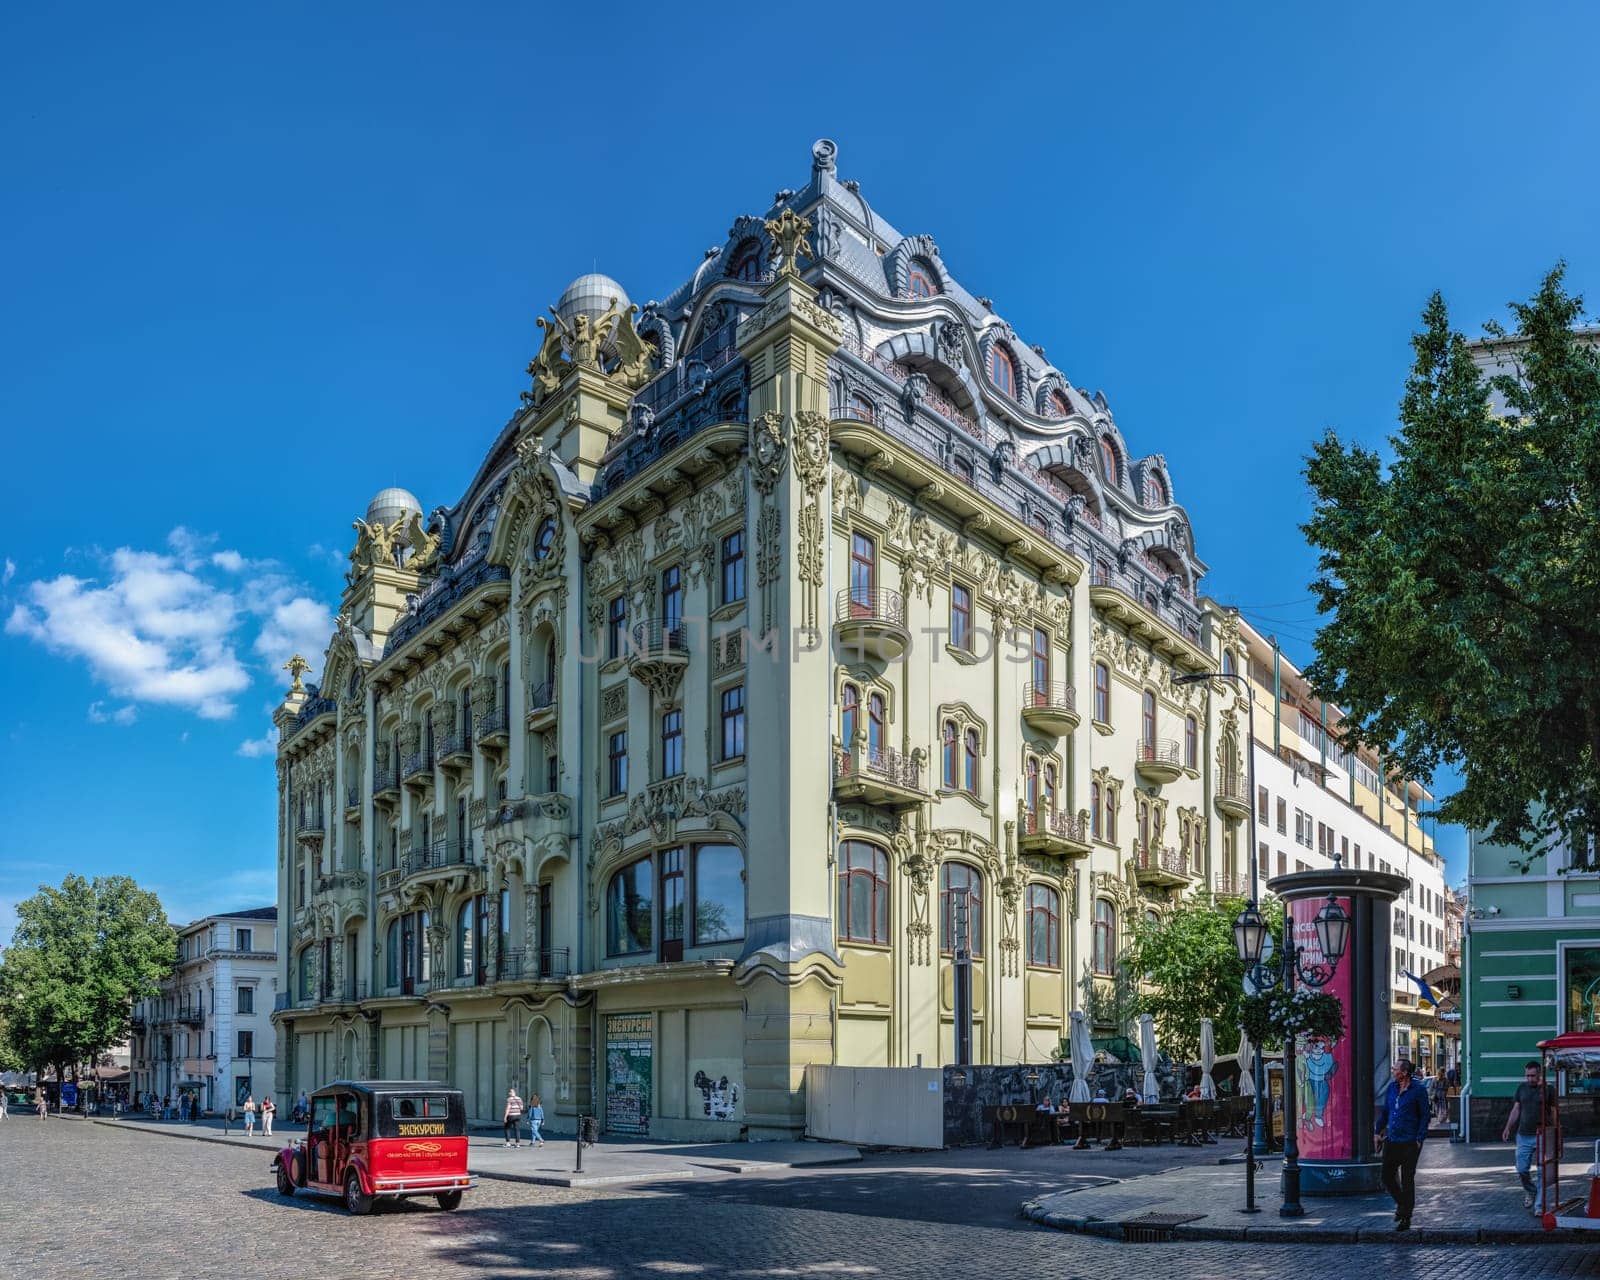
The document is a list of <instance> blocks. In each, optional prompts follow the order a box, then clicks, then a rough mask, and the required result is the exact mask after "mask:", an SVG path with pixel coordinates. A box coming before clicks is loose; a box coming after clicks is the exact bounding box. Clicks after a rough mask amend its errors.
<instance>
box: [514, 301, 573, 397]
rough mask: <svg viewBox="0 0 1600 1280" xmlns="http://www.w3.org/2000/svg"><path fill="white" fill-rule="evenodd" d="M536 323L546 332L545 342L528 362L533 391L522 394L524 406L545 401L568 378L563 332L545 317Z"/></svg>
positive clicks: (541, 317)
mask: <svg viewBox="0 0 1600 1280" xmlns="http://www.w3.org/2000/svg"><path fill="white" fill-rule="evenodd" d="M534 323H535V324H537V325H538V326H539V328H540V329H541V330H543V331H544V342H543V343H542V344H541V345H540V347H539V354H538V355H536V356H534V358H533V359H532V360H530V361H529V362H528V376H529V377H530V378H532V379H533V390H531V391H524V392H523V393H522V402H523V403H524V404H534V403H537V402H538V401H540V400H542V399H544V397H545V396H547V395H549V394H550V393H551V392H553V391H554V390H555V389H556V388H557V387H559V386H560V385H561V379H562V378H563V377H565V376H566V371H567V370H566V363H565V361H563V360H562V358H561V330H560V329H559V328H558V327H557V326H555V325H553V324H551V323H550V322H549V321H548V320H546V319H545V318H544V317H543V316H538V317H536V318H535V320H534Z"/></svg>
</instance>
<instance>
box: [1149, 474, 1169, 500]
mask: <svg viewBox="0 0 1600 1280" xmlns="http://www.w3.org/2000/svg"><path fill="white" fill-rule="evenodd" d="M1144 500H1145V505H1146V506H1150V507H1164V506H1166V505H1167V486H1166V485H1165V484H1163V483H1162V481H1161V477H1160V476H1159V475H1157V474H1156V473H1155V472H1154V471H1152V472H1151V473H1150V475H1149V477H1148V478H1147V479H1146V480H1145V483H1144Z"/></svg>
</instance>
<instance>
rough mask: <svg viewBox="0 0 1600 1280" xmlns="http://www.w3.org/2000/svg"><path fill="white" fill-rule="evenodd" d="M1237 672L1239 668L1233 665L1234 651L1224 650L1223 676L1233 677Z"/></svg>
mask: <svg viewBox="0 0 1600 1280" xmlns="http://www.w3.org/2000/svg"><path fill="white" fill-rule="evenodd" d="M1237 671H1238V668H1236V667H1235V666H1234V665H1233V650H1232V649H1224V650H1223V651H1222V674H1223V675H1225V676H1231V675H1234V674H1236V673H1237Z"/></svg>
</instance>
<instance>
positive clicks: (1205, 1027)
mask: <svg viewBox="0 0 1600 1280" xmlns="http://www.w3.org/2000/svg"><path fill="white" fill-rule="evenodd" d="M1216 1060H1217V1040H1216V1034H1215V1033H1214V1032H1213V1031H1212V1030H1211V1019H1210V1018H1201V1019H1200V1096H1201V1097H1202V1098H1215V1097H1216V1096H1217V1086H1216V1082H1215V1081H1214V1080H1212V1078H1211V1068H1212V1067H1213V1066H1214V1065H1215V1064H1216Z"/></svg>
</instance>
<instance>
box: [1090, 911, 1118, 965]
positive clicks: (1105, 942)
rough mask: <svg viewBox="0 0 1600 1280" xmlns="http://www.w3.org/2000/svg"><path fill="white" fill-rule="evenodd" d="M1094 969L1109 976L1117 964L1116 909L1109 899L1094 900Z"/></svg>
mask: <svg viewBox="0 0 1600 1280" xmlns="http://www.w3.org/2000/svg"><path fill="white" fill-rule="evenodd" d="M1093 963H1094V971H1095V972H1096V973H1098V974H1103V975H1106V976H1110V974H1111V973H1113V972H1114V971H1115V969H1116V965H1117V909H1116V908H1115V907H1114V906H1112V905H1111V902H1110V900H1109V899H1106V898H1096V899H1095V900H1094V961H1093Z"/></svg>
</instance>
